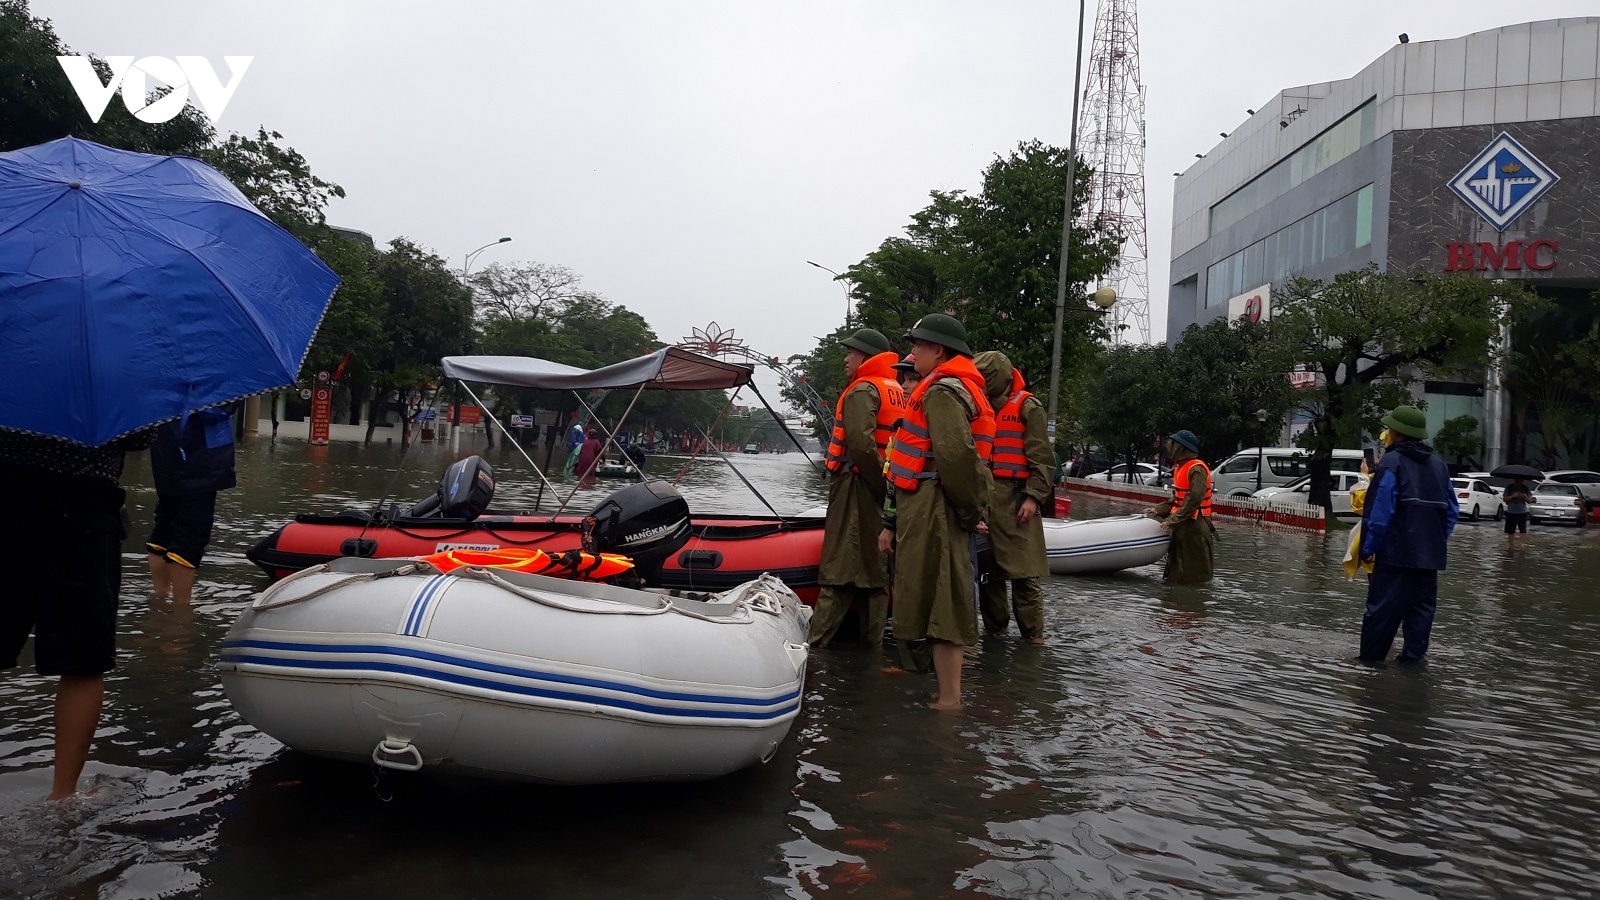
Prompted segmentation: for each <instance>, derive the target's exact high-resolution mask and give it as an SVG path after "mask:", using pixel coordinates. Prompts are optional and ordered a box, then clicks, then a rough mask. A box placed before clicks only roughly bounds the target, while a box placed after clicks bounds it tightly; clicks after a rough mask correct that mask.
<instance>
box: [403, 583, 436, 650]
mask: <svg viewBox="0 0 1600 900" xmlns="http://www.w3.org/2000/svg"><path fill="white" fill-rule="evenodd" d="M446 577H447V576H445V575H444V574H443V573H441V574H438V575H435V576H433V577H432V578H429V579H428V580H427V581H426V582H424V583H423V585H422V587H421V589H419V590H418V591H417V595H416V596H415V597H412V598H411V611H410V612H408V613H407V614H406V624H405V627H404V628H402V629H401V631H400V633H401V634H406V635H412V636H415V635H416V633H417V632H416V628H417V626H419V625H421V624H422V610H423V609H425V608H426V607H427V605H428V601H429V600H430V599H432V598H433V594H434V592H435V591H437V590H438V589H439V587H440V586H441V585H443V584H444V581H445V578H446Z"/></svg>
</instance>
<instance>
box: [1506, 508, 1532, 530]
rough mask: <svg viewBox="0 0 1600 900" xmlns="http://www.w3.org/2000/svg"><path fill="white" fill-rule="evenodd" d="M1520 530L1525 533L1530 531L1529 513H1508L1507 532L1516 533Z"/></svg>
mask: <svg viewBox="0 0 1600 900" xmlns="http://www.w3.org/2000/svg"><path fill="white" fill-rule="evenodd" d="M1519 531H1520V532H1522V533H1523V534H1527V533H1528V514H1527V513H1514V512H1508V513H1506V534H1516V533H1517V532H1519Z"/></svg>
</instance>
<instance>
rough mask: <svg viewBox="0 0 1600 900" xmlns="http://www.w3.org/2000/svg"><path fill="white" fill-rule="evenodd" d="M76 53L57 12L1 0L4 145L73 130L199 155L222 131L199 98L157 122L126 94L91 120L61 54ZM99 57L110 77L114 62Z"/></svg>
mask: <svg viewBox="0 0 1600 900" xmlns="http://www.w3.org/2000/svg"><path fill="white" fill-rule="evenodd" d="M74 55H77V54H75V53H74V52H73V51H72V48H70V47H68V46H67V45H66V44H64V43H62V42H61V40H60V38H58V37H56V33H55V28H54V26H53V25H52V24H51V22H50V20H49V19H43V18H36V17H34V16H33V15H32V13H30V12H29V11H28V4H27V0H0V151H5V150H16V149H18V148H20V147H31V146H33V145H34V144H42V143H44V142H45V141H53V140H55V139H57V138H63V137H68V136H73V137H79V138H83V139H84V140H90V141H96V142H98V143H101V144H105V145H106V146H108V147H118V148H121V149H123V150H134V151H137V152H140V153H155V154H162V155H171V154H187V155H195V154H198V153H199V152H201V151H202V150H204V149H205V148H206V147H207V146H209V145H210V144H211V142H212V139H213V137H214V136H215V131H214V130H213V129H212V127H211V123H210V121H209V120H208V119H206V117H205V116H204V115H203V114H202V113H201V112H200V111H199V110H198V109H196V108H195V107H194V106H193V105H189V106H185V107H184V110H183V112H182V113H180V114H179V115H178V116H177V117H175V118H173V119H171V120H169V121H167V122H162V123H159V124H150V123H147V122H141V121H139V120H138V119H136V118H134V117H133V114H132V113H130V112H128V109H127V106H126V105H125V104H124V103H123V102H122V101H121V99H120V97H118V98H113V99H112V101H111V103H110V104H109V105H108V106H106V109H105V112H104V113H103V114H102V115H101V117H100V121H99V122H91V121H90V120H89V114H88V113H87V112H86V111H85V110H84V108H83V102H82V101H81V100H79V99H78V94H77V92H76V91H74V90H73V89H72V83H71V82H69V81H68V80H67V74H66V72H64V71H62V69H61V64H60V63H59V62H57V61H56V57H57V56H74ZM92 61H93V63H94V67H95V69H96V71H97V72H98V73H99V75H100V80H101V82H102V83H104V82H105V81H107V80H109V79H110V77H111V70H110V67H108V66H107V65H106V64H105V63H104V62H103V61H101V60H99V59H93V60H92ZM161 93H165V89H163V91H161Z"/></svg>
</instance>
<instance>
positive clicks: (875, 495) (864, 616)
mask: <svg viewBox="0 0 1600 900" xmlns="http://www.w3.org/2000/svg"><path fill="white" fill-rule="evenodd" d="M840 343H842V344H844V346H845V348H846V352H845V356H844V377H845V380H846V382H847V384H846V385H845V389H844V390H843V391H841V392H840V393H839V402H838V404H837V405H836V406H835V407H834V411H833V435H832V437H831V438H830V439H829V440H828V453H827V468H828V474H829V478H828V524H827V531H826V532H825V533H824V535H823V538H822V565H821V567H820V568H819V569H818V570H817V580H818V581H819V582H820V583H821V585H822V589H821V590H820V591H819V592H818V593H817V604H816V608H815V610H814V612H813V613H812V616H811V634H810V636H809V643H810V644H811V646H813V647H826V646H827V645H828V642H829V641H831V640H833V636H834V633H835V632H837V631H838V630H839V625H840V624H841V623H842V622H843V621H844V619H845V615H846V614H847V613H849V611H850V608H851V607H852V606H854V605H858V604H859V606H860V609H861V635H860V637H861V639H862V640H863V641H865V642H866V644H867V645H868V646H869V647H882V646H883V627H884V624H885V623H886V622H887V620H888V618H889V593H888V590H887V588H888V585H889V572H888V569H887V567H886V566H885V565H884V558H883V554H882V553H880V552H879V551H878V532H880V531H882V530H883V513H882V510H883V501H884V496H885V494H886V493H887V492H888V487H889V484H888V482H887V481H886V480H885V479H884V476H883V460H884V454H885V453H886V452H887V447H888V444H889V436H890V435H891V434H893V433H894V428H895V426H896V425H897V424H898V423H899V421H900V416H901V413H902V411H903V410H904V409H905V393H904V392H903V391H901V390H900V384H899V382H898V381H896V379H895V374H896V373H895V369H894V367H895V363H896V361H897V360H898V359H899V357H898V356H896V355H895V354H894V352H893V351H892V350H890V348H889V339H888V338H886V337H884V336H883V334H882V333H880V332H878V331H874V330H873V329H871V328H863V329H861V330H860V331H857V332H856V333H855V334H853V335H851V336H850V337H847V338H845V339H844V340H843V341H841V342H840Z"/></svg>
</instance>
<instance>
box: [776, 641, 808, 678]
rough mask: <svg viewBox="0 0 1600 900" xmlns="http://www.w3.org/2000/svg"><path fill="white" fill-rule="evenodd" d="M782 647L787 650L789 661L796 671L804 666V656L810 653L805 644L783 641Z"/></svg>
mask: <svg viewBox="0 0 1600 900" xmlns="http://www.w3.org/2000/svg"><path fill="white" fill-rule="evenodd" d="M783 649H785V650H787V651H789V662H792V663H794V670H795V671H796V672H798V671H800V670H801V669H803V668H805V665H806V657H807V656H808V655H810V653H811V651H810V649H808V648H807V647H806V645H805V644H790V643H785V644H784V645H783Z"/></svg>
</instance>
